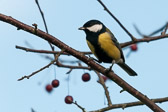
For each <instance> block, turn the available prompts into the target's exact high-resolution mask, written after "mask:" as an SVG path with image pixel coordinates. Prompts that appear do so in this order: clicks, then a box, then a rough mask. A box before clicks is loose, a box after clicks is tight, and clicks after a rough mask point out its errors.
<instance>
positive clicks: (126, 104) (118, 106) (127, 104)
mask: <svg viewBox="0 0 168 112" xmlns="http://www.w3.org/2000/svg"><path fill="white" fill-rule="evenodd" d="M151 100H152V101H153V102H155V103H163V102H167V101H168V97H165V98H157V99H151ZM141 105H144V103H142V102H140V101H137V102H129V103H121V104H113V105H112V106H110V107H105V108H102V109H99V110H95V111H90V112H105V111H108V110H111V109H118V108H122V109H125V108H128V107H135V106H141Z"/></svg>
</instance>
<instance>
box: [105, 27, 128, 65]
mask: <svg viewBox="0 0 168 112" xmlns="http://www.w3.org/2000/svg"><path fill="white" fill-rule="evenodd" d="M106 31H107V32H108V33H109V34H110V35H111V39H112V41H113V42H114V43H115V45H116V46H117V48H118V49H119V50H120V52H121V58H122V59H123V61H124V62H125V58H124V54H123V52H122V49H121V46H120V44H119V42H118V41H117V39H116V38H115V36H114V35H113V33H112V32H111V31H110V30H109V29H108V28H106Z"/></svg>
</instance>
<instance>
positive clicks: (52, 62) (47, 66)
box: [18, 50, 64, 81]
mask: <svg viewBox="0 0 168 112" xmlns="http://www.w3.org/2000/svg"><path fill="white" fill-rule="evenodd" d="M62 52H64V50H62V51H61V52H60V53H59V54H58V55H56V57H55V59H54V60H53V61H51V62H50V63H49V64H48V65H46V66H44V67H42V68H40V69H39V70H37V71H35V72H33V73H32V74H30V75H28V76H23V77H22V78H20V79H18V81H21V80H23V79H25V78H27V79H29V78H30V77H32V76H33V75H35V74H37V73H39V72H41V71H42V70H44V69H46V68H49V67H50V66H51V65H52V64H54V63H55V62H56V61H57V60H58V57H59V56H60V54H61V53H62Z"/></svg>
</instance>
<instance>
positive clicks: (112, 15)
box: [97, 0, 136, 41]
mask: <svg viewBox="0 0 168 112" xmlns="http://www.w3.org/2000/svg"><path fill="white" fill-rule="evenodd" d="M97 1H98V2H99V3H100V4H101V5H102V6H103V8H104V10H105V11H107V13H108V14H109V15H110V16H111V17H112V18H113V19H114V20H115V21H116V22H117V23H118V24H119V25H120V27H121V28H122V29H123V30H124V31H125V32H126V33H127V34H128V35H129V36H130V37H131V39H132V41H134V40H136V39H135V37H134V36H133V35H132V34H131V33H130V32H129V31H128V30H127V29H126V28H125V27H124V25H122V23H121V22H120V21H119V20H118V19H117V18H116V17H115V16H114V14H112V13H111V12H110V10H109V9H108V8H107V7H106V6H105V4H104V3H103V2H102V1H101V0H97Z"/></svg>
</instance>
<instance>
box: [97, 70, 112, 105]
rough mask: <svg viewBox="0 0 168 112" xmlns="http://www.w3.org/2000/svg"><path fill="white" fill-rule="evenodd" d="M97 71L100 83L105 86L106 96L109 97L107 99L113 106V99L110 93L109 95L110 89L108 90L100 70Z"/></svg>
mask: <svg viewBox="0 0 168 112" xmlns="http://www.w3.org/2000/svg"><path fill="white" fill-rule="evenodd" d="M95 73H96V74H97V75H98V77H99V81H98V83H100V84H101V85H102V86H103V88H104V91H105V95H106V98H107V101H108V106H112V102H111V99H110V95H109V91H108V88H107V87H106V85H105V83H104V80H103V78H102V76H101V75H100V73H99V72H97V71H95Z"/></svg>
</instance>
